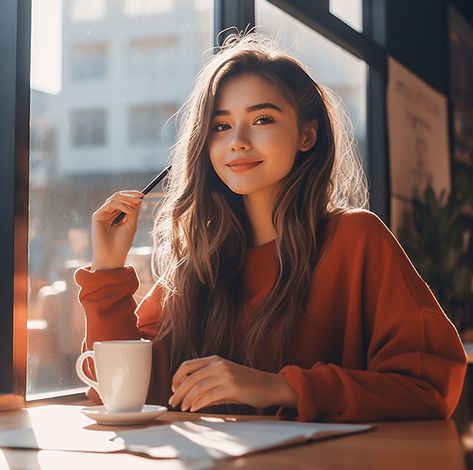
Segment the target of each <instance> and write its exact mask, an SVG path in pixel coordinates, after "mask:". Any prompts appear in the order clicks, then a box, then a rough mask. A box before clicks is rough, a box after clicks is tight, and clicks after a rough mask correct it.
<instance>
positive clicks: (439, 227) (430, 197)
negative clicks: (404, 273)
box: [398, 173, 473, 341]
mask: <svg viewBox="0 0 473 470" xmlns="http://www.w3.org/2000/svg"><path fill="white" fill-rule="evenodd" d="M455 183H456V184H455V188H456V191H451V193H450V194H449V196H448V197H446V194H445V191H442V192H441V194H440V196H439V197H436V195H435V193H434V191H433V189H432V187H431V185H430V184H429V185H428V186H427V187H426V189H425V191H424V193H423V194H422V195H421V197H419V196H416V197H414V199H413V201H412V210H411V211H410V212H409V213H407V214H406V217H405V220H404V223H403V226H402V228H401V229H400V230H399V234H398V235H399V240H400V242H401V244H402V245H403V247H404V249H405V250H406V252H407V253H408V255H409V257H410V258H411V260H412V262H413V263H414V265H415V266H416V268H417V270H418V271H419V273H420V274H421V276H422V277H423V278H424V280H425V281H426V283H427V284H428V285H429V286H430V288H431V289H432V291H433V292H434V294H435V295H436V297H437V299H438V301H439V303H440V304H441V305H442V307H443V309H444V311H445V313H446V314H447V315H448V316H449V318H450V319H451V320H452V322H453V323H454V324H455V326H456V327H457V329H458V331H459V332H460V333H463V334H465V335H467V336H468V337H470V335H471V334H472V331H473V330H471V329H472V328H473V314H472V309H473V263H472V256H473V237H472V234H471V229H470V230H467V229H466V228H465V225H464V223H463V222H462V214H463V213H464V211H465V208H468V207H471V206H470V205H471V203H472V202H473V191H472V188H471V186H472V185H471V182H470V181H469V178H468V175H466V174H464V173H461V174H459V176H458V177H457V179H456V182H455ZM464 339H466V338H464ZM468 340H470V341H471V338H468Z"/></svg>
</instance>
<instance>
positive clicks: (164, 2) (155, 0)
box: [123, 0, 174, 16]
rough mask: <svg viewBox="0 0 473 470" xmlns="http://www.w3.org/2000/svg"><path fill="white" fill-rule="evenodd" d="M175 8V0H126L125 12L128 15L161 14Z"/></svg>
mask: <svg viewBox="0 0 473 470" xmlns="http://www.w3.org/2000/svg"><path fill="white" fill-rule="evenodd" d="M173 9H174V0H125V7H124V10H123V12H124V13H125V15H128V16H142V15H159V14H163V13H169V12H171V11H172V10H173Z"/></svg>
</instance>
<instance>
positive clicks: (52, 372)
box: [26, 0, 213, 399]
mask: <svg viewBox="0 0 473 470" xmlns="http://www.w3.org/2000/svg"><path fill="white" fill-rule="evenodd" d="M32 2H33V17H32V22H33V28H34V29H35V30H36V32H37V34H36V35H35V36H34V37H33V41H34V43H35V44H34V45H33V44H32V70H31V77H32V81H31V126H30V137H31V138H30V140H31V147H30V172H29V175H30V181H29V205H30V210H29V249H28V257H29V270H28V290H29V294H28V304H29V306H28V324H27V331H28V344H27V347H28V359H27V383H26V396H27V399H35V398H40V397H44V396H51V395H59V394H70V393H71V392H73V391H76V390H84V384H83V383H82V382H81V381H80V380H79V379H78V378H77V377H76V374H75V370H74V363H75V360H76V358H77V356H78V354H79V352H80V348H81V340H82V338H83V335H84V314H83V312H82V310H81V307H80V305H79V304H78V302H77V294H78V290H77V286H76V285H75V283H74V280H73V275H74V271H75V270H76V269H77V267H79V266H83V265H87V264H88V263H90V259H91V247H90V218H91V215H92V212H93V211H94V210H95V208H97V207H98V206H99V205H100V204H101V203H102V202H103V201H104V200H105V199H106V198H107V197H108V196H109V195H110V194H112V193H113V192H115V191H118V190H120V189H123V188H137V189H140V188H141V187H143V186H144V185H145V184H146V183H147V182H148V181H149V180H150V179H151V178H152V177H154V176H155V175H156V173H157V172H159V171H160V170H161V169H162V168H163V167H164V166H165V165H166V163H167V161H168V149H169V147H170V146H171V145H172V144H173V140H174V137H175V136H174V129H175V123H174V122H173V121H172V119H171V121H170V122H169V123H168V122H167V121H168V120H169V118H171V117H172V115H173V114H174V113H175V112H176V110H177V109H178V107H179V106H180V105H181V104H182V103H183V102H184V99H185V98H186V97H187V95H188V93H189V91H190V89H191V87H192V82H193V80H194V78H195V75H196V73H197V71H198V70H199V69H200V67H201V65H202V63H203V61H204V60H205V57H204V56H203V54H202V51H203V50H205V49H209V48H211V47H212V39H211V34H212V19H213V8H212V4H213V2H212V0H200V1H199V2H198V8H199V10H197V9H196V8H197V7H196V6H195V5H194V2H190V3H189V4H187V2H179V1H169V0H168V1H165V0H154V1H151V0H149V1H143V0H133V1H131V0H127V1H123V2H115V1H109V2H105V1H98V0H94V1H91V2H89V1H86V0H74V1H71V2H64V3H63V8H62V9H61V8H60V5H59V4H60V3H61V2H57V4H56V5H57V11H53V8H52V7H51V8H52V9H51V10H50V11H49V15H51V16H53V15H54V16H55V17H56V18H58V19H59V20H58V21H57V24H56V23H55V24H52V23H50V22H48V21H47V18H46V17H45V16H44V14H43V15H42V16H40V14H41V13H42V9H41V8H38V6H39V5H42V3H41V1H40V0H32ZM36 4H38V6H36ZM106 6H107V8H105V7H106ZM184 6H185V8H184ZM189 6H190V8H189ZM137 15H139V21H137V18H135V16H137ZM93 19H94V20H98V19H100V24H97V23H92V22H91V20H93ZM46 33H47V34H46ZM52 33H54V37H55V42H56V47H55V50H57V51H58V54H54V55H48V54H43V53H42V51H44V49H45V48H51V43H46V42H45V41H46V40H47V39H48V38H51V37H52V36H51V35H52ZM130 69H133V70H134V71H135V72H136V73H126V72H127V71H129V70H130ZM45 70H48V71H50V73H49V74H45V73H44V72H45ZM124 72H125V73H124ZM41 74H42V76H41V78H42V80H41V83H42V87H41V89H38V87H37V86H36V84H37V83H38V77H39V75H41ZM58 77H61V78H62V81H61V80H58ZM53 79H54V80H55V86H54V87H53V86H48V85H49V82H50V81H51V80H53ZM45 90H47V91H45ZM158 190H159V188H157V191H158ZM158 201H159V193H158V192H156V193H154V194H152V195H151V194H150V195H148V196H147V197H146V199H145V201H144V203H143V207H142V213H141V218H140V223H139V229H138V233H137V235H136V237H135V240H134V245H133V247H132V249H131V251H130V253H129V258H128V261H129V262H130V263H132V264H133V265H134V266H135V267H136V268H137V269H138V271H139V277H140V281H141V286H140V290H139V292H138V293H137V296H141V295H144V294H145V293H146V292H147V290H148V289H149V288H150V287H151V285H152V282H153V279H152V276H151V270H150V255H151V240H150V231H151V229H152V218H153V210H154V207H155V205H156V203H157V202H158Z"/></svg>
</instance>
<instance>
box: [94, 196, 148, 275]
mask: <svg viewBox="0 0 473 470" xmlns="http://www.w3.org/2000/svg"><path fill="white" fill-rule="evenodd" d="M143 196H144V194H143V193H140V192H139V191H119V192H118V193H115V194H113V195H112V196H111V197H109V198H108V199H107V200H106V201H105V203H104V204H103V205H102V206H101V207H100V208H99V209H97V210H96V211H95V212H94V214H93V215H92V269H93V270H99V269H114V268H121V267H123V266H125V261H126V257H127V255H128V252H129V251H130V248H131V245H132V243H133V238H134V237H135V233H136V227H137V221H138V215H139V212H140V207H141V201H142V198H143ZM120 212H124V213H125V214H126V216H125V218H124V219H123V220H122V221H121V222H119V223H118V224H117V225H112V222H113V220H114V219H115V217H116V216H117V215H118V214H119V213H120Z"/></svg>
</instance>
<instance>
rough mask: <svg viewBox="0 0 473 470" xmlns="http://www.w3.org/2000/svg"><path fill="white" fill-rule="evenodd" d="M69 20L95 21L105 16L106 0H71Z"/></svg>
mask: <svg viewBox="0 0 473 470" xmlns="http://www.w3.org/2000/svg"><path fill="white" fill-rule="evenodd" d="M71 3H72V6H71V21H96V20H100V19H102V18H103V17H104V16H105V10H106V8H107V4H106V0H72V2H71Z"/></svg>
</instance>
